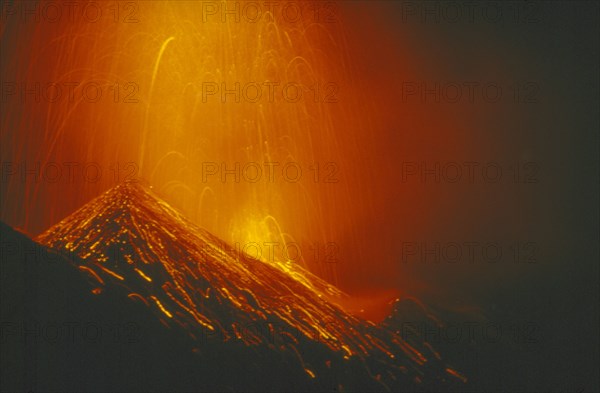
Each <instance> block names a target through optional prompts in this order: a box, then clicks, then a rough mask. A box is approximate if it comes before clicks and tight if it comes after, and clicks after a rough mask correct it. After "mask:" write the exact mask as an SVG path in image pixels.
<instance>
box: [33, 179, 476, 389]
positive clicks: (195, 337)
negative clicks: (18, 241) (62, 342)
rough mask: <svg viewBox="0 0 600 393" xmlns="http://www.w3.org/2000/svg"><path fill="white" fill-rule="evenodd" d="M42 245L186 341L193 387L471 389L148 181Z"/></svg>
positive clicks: (112, 195)
mask: <svg viewBox="0 0 600 393" xmlns="http://www.w3.org/2000/svg"><path fill="white" fill-rule="evenodd" d="M36 241H37V242H39V243H41V244H42V245H44V246H45V247H47V248H48V249H50V250H53V251H54V252H58V253H59V254H61V255H62V256H63V257H64V258H65V259H66V260H68V263H70V264H71V265H72V267H73V268H76V269H77V270H79V274H80V276H81V277H83V278H85V281H87V283H88V287H87V288H88V290H89V293H90V294H92V295H93V297H94V298H98V299H105V300H106V299H111V301H114V302H122V303H125V304H127V305H130V304H131V305H136V307H135V310H137V311H134V313H137V312H140V313H144V315H152V316H153V317H152V318H153V319H154V320H155V321H158V322H160V324H161V328H163V329H164V331H166V332H168V337H171V338H172V337H176V340H177V345H178V346H180V347H181V348H183V349H181V351H183V352H184V353H185V354H184V355H182V356H181V358H179V359H178V360H177V361H180V362H183V361H184V360H182V359H185V367H180V368H179V369H181V368H185V369H186V370H189V373H190V378H189V386H186V388H189V389H192V390H203V389H214V388H218V389H221V390H222V389H227V390H257V389H258V390H265V389H266V390H271V389H273V390H281V389H283V390H287V391H289V390H319V391H323V390H329V391H336V390H337V391H348V390H374V391H380V390H383V391H385V390H394V391H397V390H404V389H408V390H415V389H431V388H436V387H440V386H441V385H443V386H445V387H448V386H452V385H454V384H461V383H462V382H463V381H464V377H463V376H462V375H460V374H459V373H458V372H457V371H455V370H454V369H452V368H451V367H449V366H448V365H446V364H445V363H444V362H443V361H442V360H441V358H440V356H439V354H437V353H436V352H435V351H434V350H433V348H431V346H430V345H429V344H427V343H426V342H419V341H418V340H415V339H414V337H413V338H412V340H411V342H410V343H409V342H408V341H407V340H405V339H404V338H403V337H402V335H401V334H399V332H397V331H394V330H393V329H388V328H386V327H385V326H383V325H382V326H378V325H376V324H374V323H372V322H370V321H366V320H363V319H360V318H358V317H355V316H353V315H351V314H350V313H348V312H346V311H345V310H344V309H343V308H342V307H341V306H339V305H338V304H337V302H336V299H339V298H341V297H344V296H345V295H344V294H343V293H342V292H341V291H340V290H339V289H337V288H336V287H334V286H332V285H330V284H328V283H327V282H325V281H323V280H321V279H320V278H318V277H316V276H314V275H313V274H311V273H310V272H308V271H306V270H304V269H302V268H301V267H299V266H297V265H292V264H290V263H285V262H273V261H269V262H267V261H263V260H257V259H254V258H252V257H251V256H249V255H246V254H244V253H242V252H240V251H239V250H236V249H235V248H234V247H232V246H231V245H229V244H227V243H226V242H225V241H223V240H221V239H219V238H218V237H216V236H214V235H212V234H211V233H210V232H208V231H207V230H205V229H202V228H200V227H198V226H197V225H195V224H194V223H192V222H191V221H189V220H187V219H186V218H185V217H184V216H183V215H182V214H180V213H179V212H178V211H177V210H176V209H174V208H172V207H170V206H169V205H168V204H167V203H166V202H165V201H163V200H162V199H161V198H160V197H158V196H157V195H156V194H155V193H154V192H153V191H152V189H151V188H150V187H149V186H146V185H145V184H143V183H141V182H137V181H136V182H132V181H130V182H126V183H123V184H120V185H118V186H116V187H115V188H112V189H110V190H108V191H107V192H105V193H104V194H102V195H100V196H99V197H97V198H96V199H94V200H92V201H90V202H89V203H87V204H86V205H84V206H83V207H81V208H80V209H79V210H77V211H76V212H74V213H73V214H71V215H70V216H68V217H67V218H65V219H64V220H62V221H61V222H59V223H58V224H56V225H54V226H53V227H51V228H49V229H48V230H47V231H45V232H44V233H42V234H41V235H40V236H38V237H37V238H36ZM164 337H166V336H164ZM164 337H155V339H151V340H150V343H149V345H164V343H159V342H158V341H159V340H164V339H165V338H164ZM171 338H170V339H171ZM153 343H154V344H153ZM157 361H158V362H160V359H159V360H157ZM180 378H181V377H180Z"/></svg>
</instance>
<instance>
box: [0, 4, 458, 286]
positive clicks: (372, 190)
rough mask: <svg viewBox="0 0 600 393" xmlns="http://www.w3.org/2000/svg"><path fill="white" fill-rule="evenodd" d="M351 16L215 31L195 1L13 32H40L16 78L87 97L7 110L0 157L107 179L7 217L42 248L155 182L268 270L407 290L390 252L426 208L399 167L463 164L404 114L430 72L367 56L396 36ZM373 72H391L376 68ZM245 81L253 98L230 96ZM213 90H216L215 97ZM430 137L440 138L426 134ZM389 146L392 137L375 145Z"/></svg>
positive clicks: (414, 116) (351, 7)
mask: <svg viewBox="0 0 600 393" xmlns="http://www.w3.org/2000/svg"><path fill="white" fill-rule="evenodd" d="M318 3H319V2H317V4H318ZM350 3H351V2H350ZM350 3H348V4H344V3H340V4H338V5H337V6H336V8H335V15H333V20H332V21H328V20H315V18H314V17H311V15H312V14H309V13H307V14H306V16H305V17H303V18H301V19H300V20H297V21H293V22H292V21H289V20H286V19H285V18H282V17H281V15H279V16H278V15H270V14H268V13H266V14H265V15H263V17H262V18H260V20H259V21H257V22H256V23H248V22H247V21H244V20H241V21H239V22H238V21H236V20H235V18H225V20H222V19H221V18H220V15H217V16H215V17H207V16H206V15H205V14H203V9H202V7H201V6H199V3H198V2H195V1H176V2H169V1H147V2H139V8H138V9H137V10H136V13H135V15H134V16H135V20H136V21H137V22H136V23H115V21H114V20H113V19H112V18H101V19H100V20H99V21H97V22H95V23H89V22H86V21H85V20H81V19H77V20H75V21H73V22H69V23H66V22H65V23H62V22H61V23H55V24H41V25H35V24H31V25H29V24H27V23H25V22H19V24H15V25H14V26H13V25H12V24H10V23H9V24H8V25H7V26H3V29H4V30H5V34H8V33H7V31H9V30H10V33H11V34H12V33H13V32H14V31H13V29H22V30H27V29H31V32H30V34H29V35H27V40H28V42H26V43H23V47H27V48H30V50H31V51H32V52H31V54H30V55H31V56H32V57H30V56H29V55H28V54H27V53H24V52H25V49H23V50H22V51H23V53H21V52H18V53H15V56H12V57H11V60H10V61H9V62H8V64H7V67H5V68H4V69H3V72H6V73H7V77H6V78H3V79H4V80H8V81H12V80H13V79H16V80H17V81H25V82H27V83H37V82H39V83H41V85H43V86H45V84H47V83H61V84H63V85H64V84H67V85H64V86H70V85H69V84H71V83H74V84H77V85H76V86H75V87H73V90H72V93H73V98H72V100H73V102H69V101H66V102H65V100H61V101H58V102H54V103H49V102H45V101H43V100H42V101H41V102H34V100H33V99H27V100H25V102H20V100H19V97H18V96H15V97H12V96H11V97H9V99H8V100H6V106H5V107H4V108H3V109H5V110H3V117H2V124H1V127H2V133H3V142H4V141H12V142H13V143H12V144H13V145H15V146H16V145H20V144H23V146H25V145H27V148H25V147H24V148H22V149H14V150H11V151H10V152H5V151H4V149H5V148H4V147H3V148H2V149H3V150H2V153H3V154H2V155H3V157H6V159H9V160H10V159H13V160H14V161H15V162H21V161H25V162H27V163H31V164H30V165H35V163H36V162H37V163H39V164H40V165H41V167H42V168H43V167H44V166H45V165H47V164H48V163H52V162H57V163H65V162H75V163H78V164H80V165H81V167H86V166H87V167H88V169H90V170H89V172H90V173H89V177H92V178H93V177H95V175H96V172H95V171H98V170H99V171H101V175H100V176H96V178H97V179H96V181H85V180H83V176H82V175H81V174H79V175H78V176H75V180H74V181H72V182H69V181H61V182H58V183H50V182H36V181H34V180H33V179H32V177H28V178H27V180H26V185H25V195H24V198H18V194H17V193H15V192H14V191H15V189H16V188H19V187H20V184H21V179H20V177H19V176H12V177H10V178H9V179H8V183H7V191H8V195H11V198H9V200H5V201H3V202H2V203H3V209H2V211H3V214H5V215H6V216H5V217H3V219H5V220H6V221H8V222H9V223H14V224H15V226H22V227H24V228H26V229H27V230H28V231H29V232H31V233H39V232H41V230H43V229H45V228H47V227H48V226H50V225H51V224H53V223H55V222H57V221H58V220H59V219H61V218H62V217H65V216H66V215H67V214H68V213H70V212H71V211H73V210H74V209H76V208H77V207H78V206H81V205H82V204H84V203H85V202H86V201H88V200H90V199H92V198H93V197H95V196H97V195H98V194H99V193H100V192H102V191H104V190H106V189H107V188H109V187H112V186H113V185H115V184H118V183H119V182H121V181H123V180H126V179H131V178H143V179H146V180H147V181H149V183H150V184H152V185H153V186H154V187H155V189H156V190H157V191H158V192H160V194H161V195H163V196H164V197H165V199H166V200H168V201H169V203H171V204H172V205H174V206H175V207H177V208H179V209H181V210H182V211H183V212H184V213H185V214H186V216H188V217H189V218H190V219H191V220H192V221H193V222H194V223H196V224H198V225H200V226H202V227H205V228H208V229H209V230H210V231H211V232H213V233H215V234H216V235H218V236H219V237H221V238H223V239H224V240H226V241H228V242H229V243H231V244H233V245H236V244H237V245H238V247H239V248H241V249H244V247H245V246H247V245H248V244H251V243H252V244H257V245H258V246H259V247H260V255H259V258H260V259H263V260H269V261H272V262H276V263H283V264H286V263H287V265H299V266H301V267H304V268H308V269H309V270H310V271H311V272H313V273H314V274H316V275H318V276H320V277H322V278H324V279H326V280H327V281H328V282H331V283H333V284H334V285H338V286H339V285H341V286H342V287H344V288H347V289H352V288H353V287H359V288H360V287H364V286H368V285H369V284H368V282H367V281H366V280H368V279H370V276H366V275H365V273H367V272H366V271H365V270H368V271H370V270H371V269H364V268H363V267H362V265H363V264H364V263H365V262H364V261H367V260H369V261H372V262H370V263H376V265H377V266H376V267H377V270H378V271H380V272H381V274H382V275H383V276H384V277H389V280H390V281H391V282H392V283H395V282H397V281H402V284H406V283H407V281H408V278H407V277H405V276H401V277H399V276H398V275H399V272H398V270H397V269H398V267H397V263H396V261H395V255H394V250H393V249H392V248H391V246H392V245H393V244H394V241H395V239H397V237H398V236H401V235H403V234H405V233H410V234H411V235H413V236H416V235H415V234H416V233H419V231H421V230H422V228H423V227H424V225H426V222H427V216H428V214H429V213H428V212H427V211H426V210H424V209H422V206H426V198H427V197H428V196H427V195H426V194H425V193H424V192H423V191H422V190H418V189H414V190H407V189H405V187H404V186H402V185H401V184H400V183H399V182H398V176H399V173H398V170H399V164H398V162H397V160H402V159H413V158H414V155H415V153H417V154H418V153H419V152H421V153H422V152H423V151H424V150H426V151H427V152H429V151H431V153H428V154H438V155H439V154H440V153H443V152H444V150H445V149H452V147H448V146H446V145H445V144H443V143H441V142H439V141H437V142H436V140H435V139H434V138H432V136H433V135H434V134H436V135H437V130H439V129H440V128H441V127H443V128H444V129H454V128H457V127H458V125H455V124H454V123H455V120H454V119H453V118H452V116H450V115H449V114H447V113H443V112H441V111H440V112H438V113H437V115H436V117H435V119H432V118H429V117H427V116H426V115H427V114H426V113H425V111H424V110H423V109H420V108H415V107H409V106H401V105H398V100H397V98H398V91H397V87H398V83H399V80H402V78H420V77H421V75H418V74H416V73H415V71H414V68H415V67H414V64H412V60H411V59H410V56H409V54H408V53H407V54H398V53H396V52H394V53H386V52H381V51H380V52H377V51H375V50H374V49H373V48H375V47H374V46H373V45H372V42H380V44H381V47H386V45H387V47H390V48H391V47H393V45H392V44H391V40H392V38H390V37H389V34H388V32H386V31H384V30H382V28H378V27H374V26H370V27H369V28H366V27H365V26H362V27H361V28H360V29H354V28H351V27H350V26H354V25H357V24H360V25H364V24H369V23H371V22H369V20H371V19H370V18H369V19H368V20H367V19H365V18H364V15H365V10H364V9H363V6H361V5H357V4H350ZM136 4H138V3H136ZM306 4H308V5H307V7H310V6H311V5H310V4H311V3H306ZM379 8H380V7H378V6H375V5H373V6H372V7H369V12H370V13H371V14H372V15H373V18H375V19H373V20H376V19H377V18H383V17H384V14H385V12H384V11H382V10H380V9H379ZM204 11H205V10H204ZM9 22H10V21H9ZM363 27H365V28H364V29H363ZM354 30H357V31H358V30H360V31H361V35H356V34H355V32H354ZM364 32H367V33H365V34H366V36H365V37H362V34H363V33H364ZM398 45H403V44H402V43H400V44H399V43H397V42H396V46H398ZM405 47H406V48H407V49H408V48H409V46H408V45H405ZM33 53H35V55H33ZM57 58H58V59H60V61H57V62H54V61H51V60H50V59H57ZM371 62H376V63H377V64H380V65H381V67H382V69H381V70H373V69H370V70H367V69H366V68H365V67H371V65H370V64H371ZM390 62H391V63H390ZM392 64H393V66H392ZM388 67H389V68H390V69H388ZM392 68H393V69H392ZM271 83H276V84H278V85H277V86H286V85H288V84H291V85H290V86H300V87H301V88H302V89H304V90H303V96H302V97H303V98H302V99H301V100H298V101H297V102H292V101H293V100H292V99H290V98H289V97H288V96H284V93H283V90H282V89H283V87H282V88H281V89H276V90H274V95H273V98H271V96H270V94H269V93H268V92H269V91H268V90H267V87H269V86H275V85H269V84H271ZM236 84H239V86H241V87H240V89H242V91H243V89H244V88H243V87H247V88H246V93H240V94H239V97H237V96H235V94H230V95H227V94H226V95H225V99H224V97H223V95H222V94H219V93H223V91H224V90H223V87H225V88H226V89H230V90H231V89H235V86H236ZM257 84H258V85H260V86H262V87H263V88H264V89H265V90H264V92H263V95H262V96H261V97H262V99H261V100H259V101H258V102H252V100H251V99H248V97H249V96H250V92H251V91H252V88H251V87H249V86H256V85H257ZM87 85H90V86H92V87H94V86H98V87H99V88H100V89H101V91H102V93H103V95H102V97H101V99H99V100H98V101H97V102H91V100H90V99H89V97H88V98H87V99H86V97H87V96H90V95H91V90H93V89H90V90H89V91H88V90H86V87H85V86H87ZM64 86H63V90H64V91H65V92H67V90H65V89H66V87H64ZM215 86H216V87H215ZM212 88H218V89H219V93H215V94H208V92H209V91H212V90H210V89H212ZM273 89H275V87H273ZM243 94H246V95H243ZM290 94H291V93H290ZM86 95H87V96H86ZM236 97H237V98H240V99H239V101H240V102H236V101H237V99H236ZM286 97H287V98H286ZM63 98H65V97H63ZM65 99H66V100H69V99H70V98H69V97H67V98H65ZM224 101H225V102H224ZM3 106H4V105H3ZM421 122H426V123H427V124H429V126H430V127H431V131H425V133H424V132H423V130H419V131H418V135H417V134H416V133H414V130H415V126H416V125H417V124H421ZM382 133H383V134H385V135H388V136H389V137H390V139H381V138H374V137H373V136H374V135H378V134H382ZM21 135H27V141H26V140H22V139H21V138H22V137H21ZM31 140H39V141H40V144H39V145H30V144H28V141H31ZM405 141H409V142H411V143H410V144H409V145H407V144H406V143H404V142H405ZM415 141H416V143H413V142H415ZM457 144H458V145H461V143H460V141H457ZM417 145H421V146H426V147H421V148H419V149H418V151H415V150H414V149H413V147H414V146H417ZM409 146H413V147H410V148H409ZM5 153H6V154H5ZM90 165H91V166H90ZM237 167H239V170H235V168H237ZM244 168H245V169H244ZM298 168H299V170H300V171H301V172H302V174H301V176H300V178H299V180H297V181H296V180H295V179H296V173H297V171H298ZM214 170H216V171H217V172H216V173H214V174H213V172H214ZM259 170H260V171H262V176H261V177H260V179H259V180H258V181H254V180H253V179H254V178H255V175H256V173H257V172H256V171H259ZM270 170H272V177H270V176H269V174H268V173H269V172H270ZM227 171H229V172H227ZM231 171H234V172H235V173H231ZM80 172H81V168H80ZM78 173H79V172H78ZM228 173H229V174H228ZM298 173H299V172H298ZM63 180H64V179H63ZM223 180H225V181H223ZM13 198H14V200H13ZM17 202H18V203H17ZM23 202H24V205H25V207H22V205H23ZM13 204H14V206H15V208H14V209H12V208H10V207H12V206H13ZM42 206H43V208H42ZM387 227H391V228H393V230H391V231H390V230H387V229H386V228H387ZM399 228H400V229H399ZM269 244H274V246H272V253H271V254H272V255H271V254H269V255H267V251H271V250H267V248H268V246H267V245H269ZM332 245H333V246H332ZM329 246H331V247H329ZM328 247H329V248H328ZM297 250H299V252H298V251H297ZM290 254H291V255H290ZM290 259H291V261H290ZM288 262H291V263H288ZM292 269H293V268H292ZM373 270H375V269H373ZM388 285H392V284H388Z"/></svg>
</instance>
